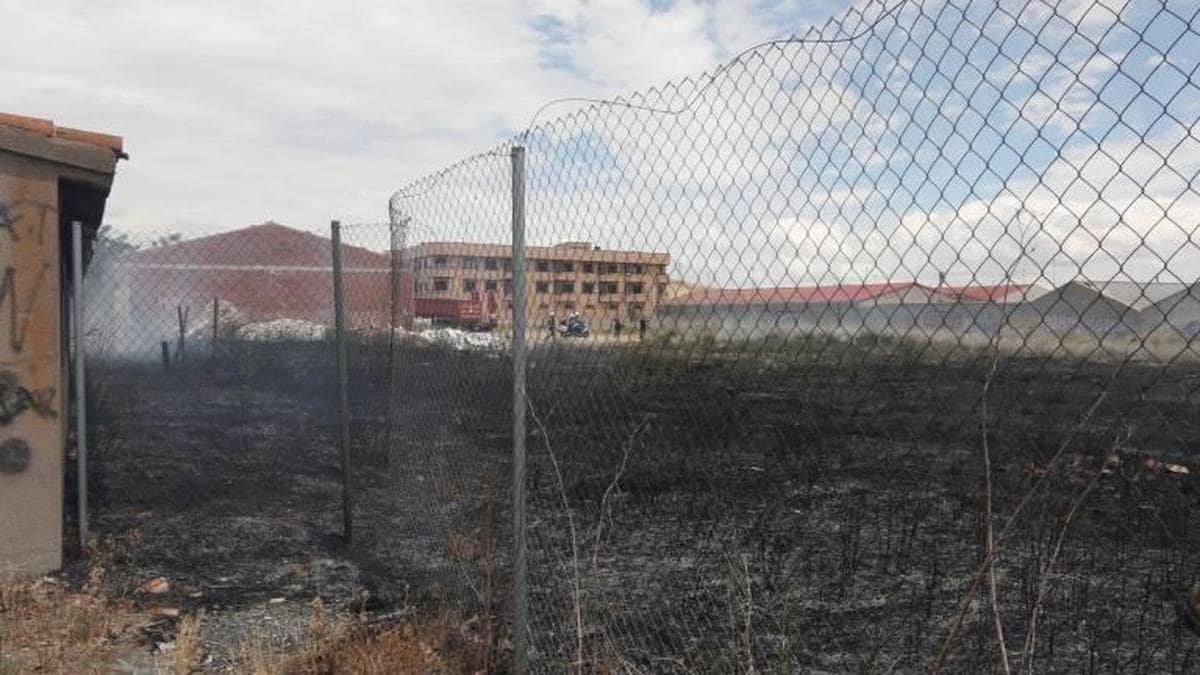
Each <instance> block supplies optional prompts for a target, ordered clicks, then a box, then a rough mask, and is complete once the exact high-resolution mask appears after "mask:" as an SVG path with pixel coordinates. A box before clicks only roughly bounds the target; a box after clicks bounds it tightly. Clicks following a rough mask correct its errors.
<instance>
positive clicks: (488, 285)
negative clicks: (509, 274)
mask: <svg viewBox="0 0 1200 675" xmlns="http://www.w3.org/2000/svg"><path fill="white" fill-rule="evenodd" d="M498 287H499V284H497V283H496V280H495V279H492V280H490V281H485V282H483V290H485V291H494V290H496V289H497V288H498Z"/></svg>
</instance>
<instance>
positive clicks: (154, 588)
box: [138, 577, 171, 595]
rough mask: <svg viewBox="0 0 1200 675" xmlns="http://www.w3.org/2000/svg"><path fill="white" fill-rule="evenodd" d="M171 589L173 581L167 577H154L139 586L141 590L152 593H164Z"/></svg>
mask: <svg viewBox="0 0 1200 675" xmlns="http://www.w3.org/2000/svg"><path fill="white" fill-rule="evenodd" d="M169 590H171V582H170V581H167V579H166V577H154V578H153V579H150V580H149V581H147V582H146V583H144V584H142V585H141V586H138V591H139V592H141V593H149V594H150V595H162V594H163V593H166V592H167V591H169Z"/></svg>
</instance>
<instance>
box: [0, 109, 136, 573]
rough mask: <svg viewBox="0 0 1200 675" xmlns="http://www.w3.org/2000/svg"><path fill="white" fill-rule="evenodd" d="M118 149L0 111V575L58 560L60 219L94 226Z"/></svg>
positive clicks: (63, 235)
mask: <svg viewBox="0 0 1200 675" xmlns="http://www.w3.org/2000/svg"><path fill="white" fill-rule="evenodd" d="M123 157H125V155H124V153H123V152H122V141H121V139H120V138H118V137H116V136H109V135H106V134H97V133H92V132H87V131H79V130H77V129H69V128H65V127H60V126H57V125H55V124H54V123H53V122H51V121H49V120H43V119H34V118H29V117H20V116H16V115H6V114H0V579H6V578H11V577H15V576H31V575H37V574H44V573H46V572H49V571H52V570H54V569H57V568H58V567H60V566H61V564H62V550H63V532H62V525H63V483H64V480H63V470H64V457H65V455H66V451H67V448H66V438H67V434H66V424H67V420H68V411H69V406H68V398H67V394H66V392H68V391H70V389H69V387H68V380H67V367H66V360H67V358H68V356H67V355H68V352H69V350H68V344H69V343H68V338H67V335H68V334H69V331H68V330H67V326H68V313H67V307H68V304H69V302H68V300H69V297H70V282H69V280H70V278H71V258H72V255H71V222H72V221H80V222H82V223H83V224H84V231H85V239H88V240H90V239H91V238H92V237H93V236H94V235H95V233H96V232H97V230H98V229H99V227H100V222H101V219H102V217H103V215H104V206H105V201H106V199H107V197H108V192H109V188H110V186H111V185H112V180H113V174H114V172H115V170H116V163H117V160H118V159H120V158H123ZM89 246H90V244H89Z"/></svg>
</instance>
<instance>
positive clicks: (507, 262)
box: [504, 258, 512, 272]
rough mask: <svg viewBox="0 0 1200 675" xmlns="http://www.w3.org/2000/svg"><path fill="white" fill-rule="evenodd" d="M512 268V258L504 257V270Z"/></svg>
mask: <svg viewBox="0 0 1200 675" xmlns="http://www.w3.org/2000/svg"><path fill="white" fill-rule="evenodd" d="M511 269H512V258H505V259H504V271H505V272H507V271H509V270H511Z"/></svg>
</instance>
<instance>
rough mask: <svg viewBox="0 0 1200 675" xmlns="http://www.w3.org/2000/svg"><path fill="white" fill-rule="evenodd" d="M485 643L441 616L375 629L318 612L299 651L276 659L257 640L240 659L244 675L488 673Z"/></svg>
mask: <svg viewBox="0 0 1200 675" xmlns="http://www.w3.org/2000/svg"><path fill="white" fill-rule="evenodd" d="M488 657H489V650H488V649H487V645H486V643H485V642H484V641H483V640H481V639H480V638H479V637H478V636H476V635H474V634H473V633H472V632H471V631H470V630H468V629H467V627H466V626H465V625H464V624H463V623H462V622H460V621H455V620H452V619H450V618H446V617H438V618H433V619H428V620H424V621H414V620H408V621H404V622H402V623H398V624H392V625H388V626H373V625H370V624H367V623H364V622H362V621H360V620H351V619H332V620H328V619H325V618H324V617H322V616H321V614H320V608H319V607H314V621H313V625H312V627H311V628H310V631H309V637H308V639H307V640H305V642H304V644H303V645H301V646H300V647H299V648H298V649H297V650H294V651H292V652H291V653H288V654H283V655H273V654H271V652H270V648H269V647H267V646H266V645H265V644H264V642H263V641H262V640H252V641H251V642H250V643H249V644H248V645H247V646H246V647H245V648H244V649H243V650H242V655H241V671H242V672H246V673H252V674H253V675H325V674H333V673H355V674H359V675H373V674H382V673H445V674H451V673H480V672H486V667H485V664H486V663H487V659H488Z"/></svg>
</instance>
